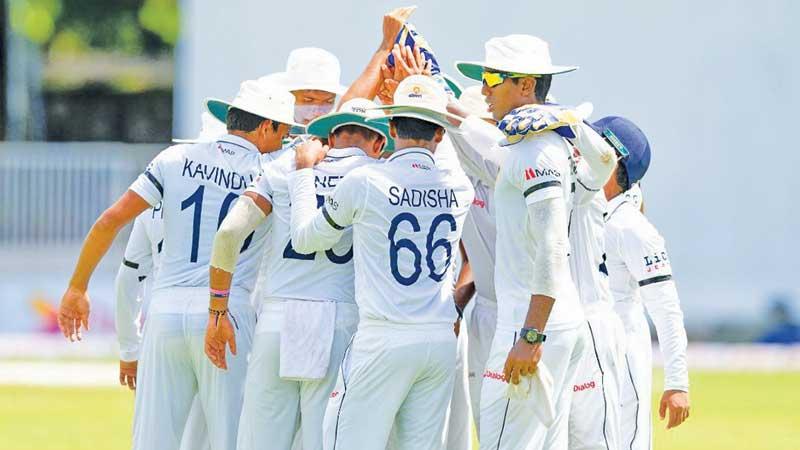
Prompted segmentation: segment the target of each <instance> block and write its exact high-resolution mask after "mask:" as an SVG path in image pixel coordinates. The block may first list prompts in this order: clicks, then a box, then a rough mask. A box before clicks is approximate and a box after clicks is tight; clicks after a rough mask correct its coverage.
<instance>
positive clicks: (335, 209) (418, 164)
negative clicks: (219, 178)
mask: <svg viewBox="0 0 800 450" xmlns="http://www.w3.org/2000/svg"><path fill="white" fill-rule="evenodd" d="M313 182H314V180H313V172H312V171H311V170H310V169H306V170H300V171H296V172H293V173H292V175H290V187H291V192H292V215H293V216H292V239H293V242H294V243H295V247H297V248H303V249H306V250H308V249H317V250H320V249H325V248H329V247H330V246H331V245H332V244H334V243H336V242H338V240H339V239H340V237H341V235H342V234H343V232H344V230H345V229H346V228H347V227H350V226H352V227H353V261H354V265H355V297H356V303H357V304H358V307H359V316H360V318H361V319H362V320H364V319H367V320H379V321H386V322H390V323H398V324H435V325H446V326H451V325H452V323H453V321H454V320H455V319H456V315H457V314H456V311H455V307H454V304H453V299H452V290H451V289H450V288H449V287H450V286H452V283H453V281H452V277H453V267H452V264H453V259H454V257H455V253H456V252H458V241H459V239H460V238H461V232H462V230H463V225H464V218H465V216H466V214H467V211H468V210H469V206H470V204H471V203H472V199H473V198H474V192H473V189H472V186H471V185H470V183H469V180H467V179H466V177H465V176H463V175H459V173H458V172H455V171H452V170H442V169H440V168H439V167H438V166H437V164H436V162H435V161H434V158H433V155H432V154H431V152H429V151H428V150H426V149H423V148H407V149H403V150H400V151H397V152H395V153H394V154H393V155H392V156H391V157H390V158H389V159H388V160H387V161H386V162H385V163H383V164H370V165H366V166H363V167H360V168H358V169H355V170H353V171H352V172H350V173H349V174H348V175H347V176H346V177H344V179H342V180H341V182H340V183H339V186H338V187H337V188H336V190H335V191H334V193H333V195H332V196H330V197H329V198H328V199H327V201H326V203H325V205H324V206H323V208H322V209H320V210H318V211H315V208H314V207H315V206H316V205H315V204H314V202H313V189H314V185H313Z"/></svg>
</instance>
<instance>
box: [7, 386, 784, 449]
mask: <svg viewBox="0 0 800 450" xmlns="http://www.w3.org/2000/svg"><path fill="white" fill-rule="evenodd" d="M659 379H660V376H657V377H656V380H659ZM691 381H692V403H693V406H692V415H691V418H690V419H689V421H688V422H687V423H686V424H684V425H682V426H681V427H679V428H677V429H675V430H671V431H669V432H667V431H665V430H664V429H663V424H661V423H659V422H656V427H655V428H656V429H655V450H671V449H676V450H678V449H680V450H739V449H741V450H752V449H758V450H797V449H800V407H799V406H798V405H800V387H799V386H800V373H797V372H795V373H777V374H755V373H753V374H749V373H747V374H732V373H714V372H701V373H692V377H691ZM657 388H658V387H657ZM132 413H133V395H132V394H131V393H129V392H128V391H127V390H123V389H121V388H120V389H114V388H96V389H79V388H41V387H7V386H6V387H0V449H3V450H90V449H91V450H95V449H104V450H117V449H119V450H123V449H128V448H130V444H129V435H130V421H131V415H132Z"/></svg>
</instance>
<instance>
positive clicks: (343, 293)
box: [251, 148, 379, 303]
mask: <svg viewBox="0 0 800 450" xmlns="http://www.w3.org/2000/svg"><path fill="white" fill-rule="evenodd" d="M294 162H295V154H294V151H287V152H286V153H285V154H283V155H281V157H279V158H278V159H277V160H275V161H274V162H273V163H270V164H268V165H266V166H265V167H264V173H263V174H262V179H263V180H260V181H261V182H257V183H256V184H257V186H256V187H255V190H256V191H257V192H258V193H259V194H260V195H267V196H268V197H270V198H269V200H270V202H271V203H272V213H271V217H272V218H273V226H272V231H271V233H270V235H269V237H268V238H267V241H268V243H267V246H268V247H270V248H271V249H272V251H271V252H270V253H269V254H268V256H267V258H266V259H265V261H264V266H263V268H262V272H265V276H266V278H265V279H266V283H265V290H264V292H263V294H262V295H264V296H265V297H266V298H275V299H287V298H289V299H301V300H319V301H328V300H335V301H337V302H346V303H353V302H354V301H355V300H354V282H353V277H354V274H353V235H352V232H351V231H347V232H346V233H345V234H344V235H343V236H342V239H341V240H340V241H339V242H338V243H337V244H335V245H334V246H333V247H332V248H330V249H328V250H325V251H319V252H315V253H308V254H305V253H300V252H298V251H297V250H295V249H294V247H293V246H292V242H291V200H290V195H289V185H288V175H289V174H290V173H291V172H293V171H294V169H295V164H294ZM378 162H379V161H378V160H376V159H374V158H370V157H369V156H367V154H366V153H364V151H363V150H361V149H359V148H343V149H340V148H334V149H331V150H330V151H329V152H328V154H327V156H326V157H325V159H323V160H322V161H321V162H320V163H319V164H317V165H316V166H315V167H314V181H315V183H314V184H315V187H316V193H317V207H318V208H319V207H322V205H323V203H324V202H325V198H326V197H328V196H329V195H330V194H332V193H333V191H334V189H335V188H336V186H338V184H339V182H340V181H341V179H342V178H344V176H345V175H346V174H347V173H348V172H350V171H352V170H353V169H356V168H358V167H362V166H364V165H369V164H374V163H378ZM251 189H252V188H251ZM260 191H264V192H260ZM259 300H260V299H259Z"/></svg>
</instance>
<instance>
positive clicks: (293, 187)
mask: <svg viewBox="0 0 800 450" xmlns="http://www.w3.org/2000/svg"><path fill="white" fill-rule="evenodd" d="M327 150H328V149H327V147H325V146H323V145H322V144H321V143H320V142H319V141H316V140H315V141H310V142H308V143H306V144H304V145H302V146H300V147H298V148H297V156H296V169H297V170H295V171H294V172H292V173H291V174H290V175H289V193H290V196H291V201H292V218H291V230H292V246H293V247H294V248H295V250H297V251H298V252H300V253H312V252H317V251H321V250H327V249H329V248H331V247H332V246H333V245H334V244H336V243H337V242H339V240H340V239H341V237H342V234H344V231H345V229H347V227H349V226H350V225H352V224H353V221H354V220H355V218H356V215H357V213H358V211H357V209H356V207H355V205H356V204H357V203H358V204H360V205H363V203H361V202H360V201H359V200H357V199H361V201H363V202H366V197H367V196H368V193H367V192H364V191H363V189H362V188H361V187H360V183H359V181H358V179H356V178H355V177H354V176H353V175H354V174H353V173H352V172H351V173H349V174H348V175H346V176H345V177H344V178H343V179H342V181H341V182H340V183H339V185H338V186H337V187H336V189H335V190H334V192H333V194H331V196H330V197H328V198H327V199H326V200H325V204H324V205H323V206H322V208H319V209H317V203H316V195H317V194H316V188H315V185H314V171H313V169H312V167H314V164H316V163H317V162H319V161H320V160H321V159H322V158H323V157H324V155H325V152H327ZM359 191H360V192H359Z"/></svg>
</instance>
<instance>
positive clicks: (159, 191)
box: [129, 149, 169, 206]
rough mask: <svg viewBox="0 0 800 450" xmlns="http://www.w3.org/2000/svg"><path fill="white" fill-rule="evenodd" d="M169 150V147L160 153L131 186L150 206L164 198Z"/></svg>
mask: <svg viewBox="0 0 800 450" xmlns="http://www.w3.org/2000/svg"><path fill="white" fill-rule="evenodd" d="M168 152H169V149H167V150H164V151H163V152H161V153H159V154H158V156H156V157H155V158H154V159H153V160H152V161H151V162H150V164H148V165H147V168H146V169H145V170H144V172H143V173H142V174H141V175H139V177H138V178H136V180H135V181H134V182H133V184H131V186H130V188H129V189H130V190H132V191H133V192H135V193H137V194H139V196H140V197H142V198H143V199H144V200H145V201H146V202H147V203H149V204H150V206H156V205H157V204H158V203H159V202H160V201H161V200H162V199H163V198H164V178H165V177H164V174H165V173H166V167H165V166H166V165H167V161H168Z"/></svg>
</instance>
